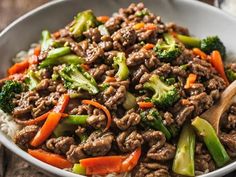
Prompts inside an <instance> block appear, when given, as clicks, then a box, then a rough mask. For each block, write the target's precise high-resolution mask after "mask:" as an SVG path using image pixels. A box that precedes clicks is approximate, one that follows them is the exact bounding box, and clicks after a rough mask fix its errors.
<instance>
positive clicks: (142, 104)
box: [138, 101, 154, 109]
mask: <svg viewBox="0 0 236 177" xmlns="http://www.w3.org/2000/svg"><path fill="white" fill-rule="evenodd" d="M138 105H139V107H140V108H141V109H147V108H152V107H154V104H153V103H152V102H146V101H140V102H138Z"/></svg>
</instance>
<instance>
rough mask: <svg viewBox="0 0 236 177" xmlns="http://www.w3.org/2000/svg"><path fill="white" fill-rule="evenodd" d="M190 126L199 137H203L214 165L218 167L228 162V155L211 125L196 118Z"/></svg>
mask: <svg viewBox="0 0 236 177" xmlns="http://www.w3.org/2000/svg"><path fill="white" fill-rule="evenodd" d="M192 125H193V126H194V127H195V128H196V130H197V132H198V133H199V135H200V136H202V137H203V140H204V142H205V144H206V146H207V149H208V150H209V152H210V154H211V156H212V157H213V159H214V161H215V163H216V165H217V166H218V167H221V166H223V165H225V164H226V163H227V162H228V161H229V160H230V158H229V155H228V154H227V152H226V150H225V148H224V146H223V145H222V144H221V142H220V140H219V138H218V137H217V134H216V132H215V130H214V128H213V127H212V126H211V124H210V123H209V122H207V121H206V120H204V119H202V118H200V117H196V118H195V119H194V120H193V122H192Z"/></svg>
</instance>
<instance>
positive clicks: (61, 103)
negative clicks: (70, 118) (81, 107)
mask: <svg viewBox="0 0 236 177" xmlns="http://www.w3.org/2000/svg"><path fill="white" fill-rule="evenodd" d="M69 100H70V96H69V95H68V94H64V95H62V96H61V97H60V98H59V100H58V103H57V105H56V106H55V107H54V108H53V110H52V111H53V112H57V113H63V112H64V110H65V108H66V106H67V105H68V103H69Z"/></svg>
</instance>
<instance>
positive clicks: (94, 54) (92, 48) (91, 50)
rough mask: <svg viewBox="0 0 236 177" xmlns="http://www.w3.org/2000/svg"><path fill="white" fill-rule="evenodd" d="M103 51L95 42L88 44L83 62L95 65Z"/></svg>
mask: <svg viewBox="0 0 236 177" xmlns="http://www.w3.org/2000/svg"><path fill="white" fill-rule="evenodd" d="M103 54H104V51H103V50H102V48H101V47H99V46H98V45H97V44H96V43H95V42H93V43H92V44H89V47H88V49H87V50H86V56H85V61H86V63H87V64H92V63H96V62H98V61H99V60H101V58H102V57H103Z"/></svg>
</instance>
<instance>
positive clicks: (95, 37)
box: [83, 28, 102, 43]
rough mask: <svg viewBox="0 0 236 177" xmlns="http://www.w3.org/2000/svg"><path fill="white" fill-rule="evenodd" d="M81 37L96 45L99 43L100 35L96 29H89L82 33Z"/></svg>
mask: <svg viewBox="0 0 236 177" xmlns="http://www.w3.org/2000/svg"><path fill="white" fill-rule="evenodd" d="M83 35H84V36H85V37H86V38H88V39H90V40H91V41H94V42H96V43H98V42H100V40H101V37H102V35H101V34H100V32H99V30H98V28H90V29H88V30H87V31H85V32H83Z"/></svg>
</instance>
